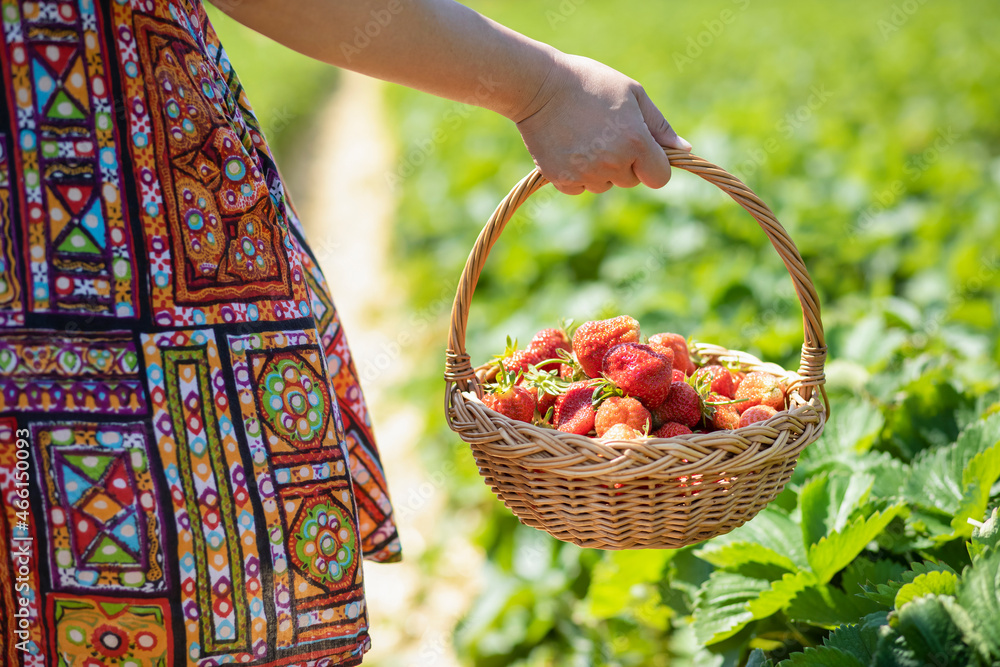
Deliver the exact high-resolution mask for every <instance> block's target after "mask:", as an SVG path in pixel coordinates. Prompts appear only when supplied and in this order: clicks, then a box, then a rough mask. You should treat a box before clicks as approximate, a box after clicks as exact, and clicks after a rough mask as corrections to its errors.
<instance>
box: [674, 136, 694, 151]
mask: <svg viewBox="0 0 1000 667" xmlns="http://www.w3.org/2000/svg"><path fill="white" fill-rule="evenodd" d="M677 141H678V143H679V144H680V148H681V150H682V151H689V150H691V144H690V143H688V140H687V139H685V138H684V137H682V136H678V137H677Z"/></svg>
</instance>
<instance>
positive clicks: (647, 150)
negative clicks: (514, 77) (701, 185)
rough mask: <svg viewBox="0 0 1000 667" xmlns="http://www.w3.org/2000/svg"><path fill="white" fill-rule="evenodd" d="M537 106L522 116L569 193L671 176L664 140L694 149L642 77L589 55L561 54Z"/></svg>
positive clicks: (658, 183) (654, 182) (655, 183)
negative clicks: (642, 83)
mask: <svg viewBox="0 0 1000 667" xmlns="http://www.w3.org/2000/svg"><path fill="white" fill-rule="evenodd" d="M546 81H547V83H546V84H544V85H543V90H542V91H541V92H540V93H539V99H540V100H542V102H541V103H540V105H539V106H538V108H537V109H535V110H534V112H532V113H531V114H530V115H528V116H527V117H525V118H523V119H522V120H520V121H519V122H518V124H517V125H518V129H519V130H520V131H521V136H522V137H523V138H524V143H525V145H526V146H527V147H528V150H529V151H530V152H531V155H532V157H533V158H534V159H535V163H536V164H537V165H538V166H539V168H540V169H541V171H542V174H544V175H545V176H546V178H548V179H549V180H551V181H552V183H553V185H555V187H556V188H557V189H558V190H559V191H560V192H564V193H566V194H579V193H581V192H584V191H590V192H604V191H606V190H608V189H610V188H611V187H613V186H618V187H622V188H631V187H635V186H636V185H638V184H639V183H645V184H646V185H648V186H649V187H651V188H661V187H663V186H664V185H666V183H667V181H669V180H670V161H669V160H667V157H666V155H665V154H664V153H663V146H670V147H674V148H680V149H685V150H689V149H690V145H689V144H688V143H687V142H686V141H684V140H683V139H681V138H680V137H678V136H677V134H676V133H675V132H674V131H673V129H672V128H671V127H670V124H669V123H668V122H667V121H666V119H665V118H664V117H663V114H661V113H660V111H659V110H658V109H657V108H656V105H654V104H653V103H652V101H650V99H649V97H648V96H647V95H646V93H645V91H644V90H643V89H642V86H640V85H639V84H638V83H636V82H635V81H633V80H632V79H629V78H628V77H626V76H624V75H623V74H621V73H620V72H616V71H615V70H613V69H611V68H610V67H607V66H605V65H602V64H600V63H598V62H595V61H593V60H590V59H588V58H579V57H576V56H565V55H563V56H561V57H560V58H559V60H558V61H557V63H556V65H554V67H553V71H552V73H551V74H550V76H549V77H548V79H547V80H546Z"/></svg>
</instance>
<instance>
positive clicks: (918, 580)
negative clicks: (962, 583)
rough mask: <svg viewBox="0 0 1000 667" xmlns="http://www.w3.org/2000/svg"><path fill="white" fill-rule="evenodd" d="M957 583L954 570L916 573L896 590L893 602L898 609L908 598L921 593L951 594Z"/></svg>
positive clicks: (911, 598) (916, 596) (921, 594)
mask: <svg viewBox="0 0 1000 667" xmlns="http://www.w3.org/2000/svg"><path fill="white" fill-rule="evenodd" d="M957 583H958V577H957V576H956V575H955V573H954V572H942V571H940V570H932V571H930V572H925V573H923V574H919V575H917V576H916V577H915V578H914V579H913V581H911V582H910V583H908V584H903V586H902V588H900V589H899V591H897V592H896V598H895V600H894V601H893V604H894V605H895V607H896V609H899V608H900V607H902V606H903V605H904V604H906V603H907V602H909V601H910V600H913V599H915V598H918V597H921V596H923V595H935V594H938V595H953V594H954V593H955V585H956V584H957Z"/></svg>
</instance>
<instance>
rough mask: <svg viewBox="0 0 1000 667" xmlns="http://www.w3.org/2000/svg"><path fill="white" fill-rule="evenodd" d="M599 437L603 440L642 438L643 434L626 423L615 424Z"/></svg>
mask: <svg viewBox="0 0 1000 667" xmlns="http://www.w3.org/2000/svg"><path fill="white" fill-rule="evenodd" d="M600 437H602V438H604V439H605V440H635V439H636V438H643V437H645V436H644V435H643V432H642V431H640V430H639V429H636V428H632V427H631V426H629V425H628V424H615V425H614V426H612V427H611V428H609V429H608V430H607V431H605V432H604V435H602V436H600Z"/></svg>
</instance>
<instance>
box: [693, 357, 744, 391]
mask: <svg viewBox="0 0 1000 667" xmlns="http://www.w3.org/2000/svg"><path fill="white" fill-rule="evenodd" d="M694 378H695V381H696V382H697V381H699V380H701V379H702V378H708V381H710V382H711V383H712V384H711V386H710V387H709V391H714V392H715V393H716V394H722V395H723V396H725V397H726V398H733V397H734V396H735V395H736V388H735V387H734V386H733V374H732V373H730V372H729V369H728V368H725V367H724V366H720V365H719V364H711V365H709V366H703V367H702V368H699V369H698V370H696V371H695V372H694Z"/></svg>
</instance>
